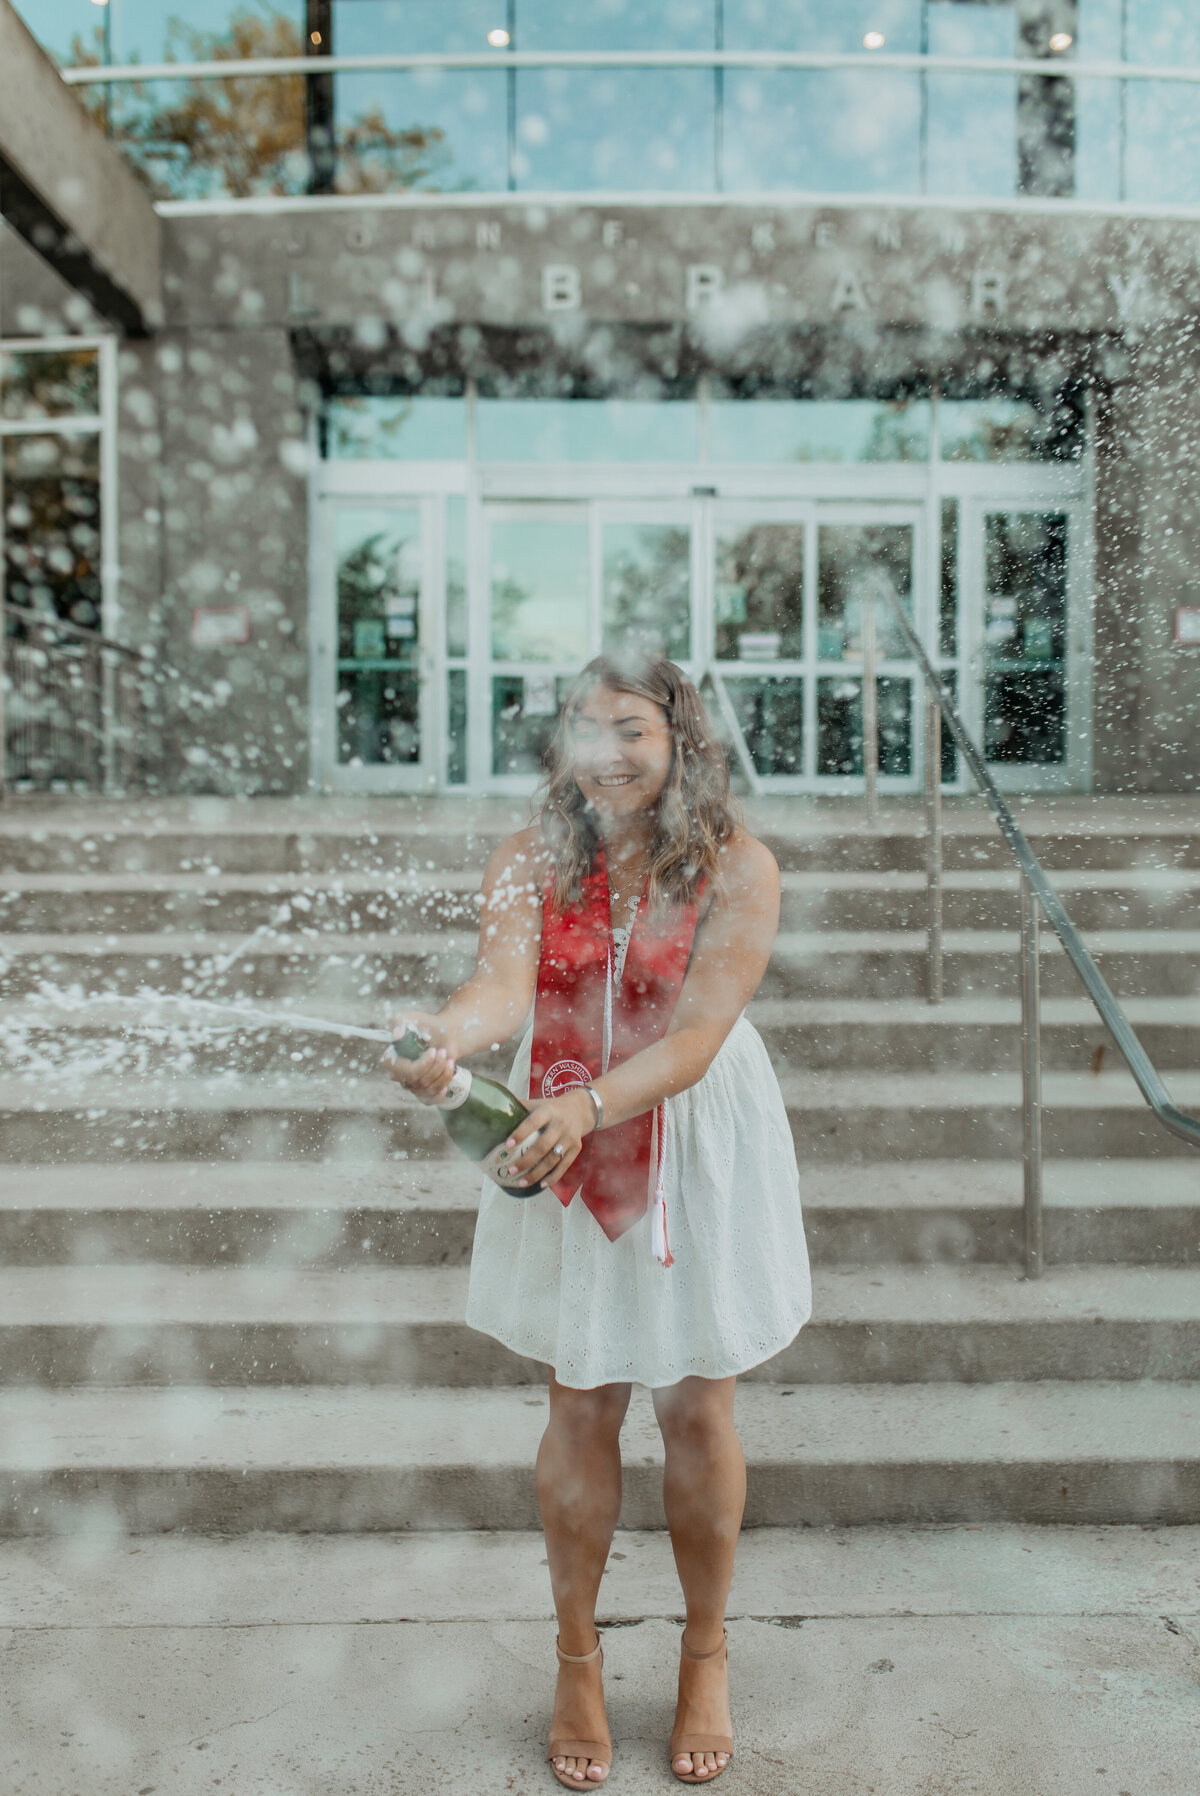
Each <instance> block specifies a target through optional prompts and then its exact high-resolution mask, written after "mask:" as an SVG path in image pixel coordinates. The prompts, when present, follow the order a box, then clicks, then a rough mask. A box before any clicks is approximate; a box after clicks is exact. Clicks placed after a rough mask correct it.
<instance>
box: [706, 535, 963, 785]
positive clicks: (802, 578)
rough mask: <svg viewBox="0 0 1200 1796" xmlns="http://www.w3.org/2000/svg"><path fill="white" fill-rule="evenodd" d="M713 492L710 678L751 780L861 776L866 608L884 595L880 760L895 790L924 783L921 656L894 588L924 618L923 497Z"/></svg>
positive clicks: (844, 781) (849, 781)
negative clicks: (901, 621)
mask: <svg viewBox="0 0 1200 1796" xmlns="http://www.w3.org/2000/svg"><path fill="white" fill-rule="evenodd" d="M705 503H706V504H707V505H708V506H709V508H710V511H709V520H708V531H707V543H708V556H707V566H708V569H709V574H710V591H711V604H710V608H709V611H710V629H711V637H710V641H711V647H710V651H709V653H710V656H711V659H710V661H709V679H710V680H711V684H712V689H713V692H714V696H715V698H716V700H717V703H718V705H719V707H720V710H721V713H722V716H723V718H724V721H725V725H726V728H727V731H728V732H729V734H730V736H731V738H732V742H733V746H734V748H735V751H736V753H737V755H738V758H739V759H740V761H741V764H742V768H743V771H744V773H745V775H746V778H747V781H748V782H749V783H750V785H751V786H752V787H753V788H755V789H757V790H763V791H772V790H774V791H837V790H847V791H849V790H855V789H857V787H858V786H859V784H860V782H861V780H862V775H863V735H862V656H863V647H862V620H863V612H864V608H865V606H866V605H867V604H868V603H874V605H875V611H876V643H877V649H876V653H877V664H876V666H877V694H878V716H879V729H880V744H879V761H880V773H881V776H882V778H883V780H884V782H885V783H886V784H888V785H890V786H891V788H892V789H893V790H906V789H908V788H909V787H911V786H912V785H913V784H914V782H915V779H916V775H917V772H918V769H917V766H916V749H915V742H914V731H913V704H914V678H915V670H914V668H913V666H912V663H911V662H910V661H909V660H908V659H907V658H906V656H905V653H904V642H903V638H902V637H901V635H900V632H899V629H898V628H897V626H896V624H895V621H894V618H893V614H892V611H891V608H890V606H889V605H888V603H887V602H886V598H885V594H886V593H888V592H890V593H894V594H895V595H896V597H897V598H899V600H900V602H901V604H902V605H903V606H904V608H905V610H906V611H907V612H908V614H909V616H910V617H912V616H914V615H917V616H918V618H919V625H918V627H919V628H921V629H922V630H923V631H924V629H925V627H926V624H927V620H926V619H925V618H924V617H923V616H922V615H920V613H921V612H922V610H923V609H924V608H922V607H918V606H917V605H916V596H917V594H918V593H919V592H920V591H921V590H922V568H923V562H922V556H923V553H924V512H923V510H922V509H921V508H920V507H918V506H913V505H887V506H880V505H873V506H856V505H843V504H832V503H809V504H791V503H778V504H771V503H758V504H755V503H752V502H736V503H726V502H720V501H715V500H712V501H706V502H705Z"/></svg>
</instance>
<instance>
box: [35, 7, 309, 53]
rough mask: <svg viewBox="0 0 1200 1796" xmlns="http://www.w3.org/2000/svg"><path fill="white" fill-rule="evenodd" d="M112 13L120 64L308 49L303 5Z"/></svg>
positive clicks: (114, 10)
mask: <svg viewBox="0 0 1200 1796" xmlns="http://www.w3.org/2000/svg"><path fill="white" fill-rule="evenodd" d="M55 4H56V5H57V4H60V0H55ZM93 10H94V9H93ZM108 10H109V11H110V13H111V15H112V23H111V31H112V46H113V59H114V61H116V62H167V61H171V62H207V61H210V60H211V59H212V58H213V56H214V55H220V54H224V55H226V56H228V55H232V54H234V53H236V54H237V55H239V56H264V55H269V56H295V55H299V54H300V53H302V50H303V46H304V31H305V6H304V0H258V3H257V4H251V3H250V0H169V4H164V0H110V5H109V8H108Z"/></svg>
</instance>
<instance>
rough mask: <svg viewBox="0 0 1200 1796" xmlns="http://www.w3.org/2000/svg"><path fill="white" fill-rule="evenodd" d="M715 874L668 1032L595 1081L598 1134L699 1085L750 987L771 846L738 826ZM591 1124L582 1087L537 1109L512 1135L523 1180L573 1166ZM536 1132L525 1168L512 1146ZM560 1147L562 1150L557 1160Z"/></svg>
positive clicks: (772, 908)
mask: <svg viewBox="0 0 1200 1796" xmlns="http://www.w3.org/2000/svg"><path fill="white" fill-rule="evenodd" d="M721 874H722V891H721V895H720V898H719V900H718V901H717V902H715V903H713V904H712V906H711V907H710V909H709V911H708V913H707V915H706V916H705V918H704V919H703V921H702V922H701V923H700V925H699V926H698V928H697V930H696V940H695V946H694V948H693V951H692V960H691V965H690V966H689V968H688V972H687V977H686V978H685V980H684V982H683V988H682V990H681V991H680V994H679V1000H678V1002H677V1004H676V1006H675V1011H674V1014H673V1016H672V1018H671V1022H670V1025H669V1027H668V1029H667V1032H666V1034H665V1035H664V1036H663V1038H662V1040H661V1041H656V1042H653V1043H652V1044H651V1045H650V1047H648V1048H643V1049H642V1050H641V1051H640V1053H637V1054H633V1055H631V1056H630V1058H629V1059H628V1060H624V1061H622V1063H621V1065H620V1066H616V1067H613V1068H612V1069H611V1070H610V1071H609V1072H607V1073H604V1074H603V1075H602V1077H600V1078H599V1079H596V1080H594V1081H593V1088H594V1090H595V1091H596V1092H597V1093H598V1095H599V1097H600V1099H601V1101H602V1103H603V1105H604V1126H605V1128H609V1127H610V1126H611V1125H612V1124H614V1123H620V1122H626V1121H628V1119H629V1118H630V1117H632V1116H640V1115H641V1114H642V1113H643V1112H644V1111H646V1110H653V1109H654V1108H655V1106H656V1105H658V1104H660V1103H661V1102H662V1100H663V1099H664V1098H669V1097H674V1096H675V1094H676V1093H677V1092H680V1091H686V1089H687V1087H688V1086H689V1085H695V1084H696V1083H697V1081H698V1080H700V1079H702V1078H703V1077H704V1075H705V1073H706V1072H707V1071H708V1069H709V1067H710V1066H711V1065H712V1062H713V1060H714V1058H715V1056H716V1053H717V1050H718V1048H719V1047H720V1046H721V1043H722V1042H723V1041H724V1040H725V1037H726V1036H727V1035H728V1034H729V1031H730V1030H731V1029H732V1027H733V1025H734V1023H735V1022H736V1021H737V1019H738V1017H739V1016H740V1015H741V1012H742V1011H743V1010H744V1009H745V1007H746V1005H747V1004H748V1003H749V1001H750V999H751V998H752V997H753V996H754V993H755V992H756V991H757V990H758V987H759V984H760V983H761V981H762V976H763V974H764V973H765V972H766V970H767V962H768V961H769V960H770V958H771V949H772V947H773V946H774V942H775V936H776V933H777V931H778V928H779V868H778V866H777V865H776V863H775V857H774V855H773V854H772V853H771V851H770V849H769V848H766V847H764V845H763V844H762V843H761V842H758V841H756V840H755V838H754V837H753V836H749V835H746V833H745V832H744V831H741V830H739V831H738V833H737V834H736V835H735V836H733V837H732V838H731V839H730V841H729V842H728V843H727V844H726V847H725V851H724V859H723V863H722V869H721ZM595 1120H596V1118H595V1108H594V1106H593V1104H592V1101H591V1099H590V1098H589V1097H587V1096H585V1095H584V1093H583V1092H581V1091H569V1092H565V1093H564V1094H563V1096H562V1097H558V1098H550V1099H547V1100H545V1101H544V1102H542V1103H539V1104H535V1105H534V1106H533V1108H532V1109H531V1110H530V1113H529V1115H528V1117H526V1118H525V1120H524V1121H523V1122H522V1123H521V1124H520V1126H519V1127H518V1128H517V1129H515V1130H514V1131H513V1135H512V1140H513V1141H514V1142H515V1143H516V1150H515V1151H514V1152H513V1155H512V1159H513V1162H514V1163H516V1165H517V1169H518V1170H519V1171H520V1173H521V1174H522V1175H523V1176H524V1178H525V1179H526V1181H527V1182H529V1183H532V1182H534V1181H535V1180H537V1179H540V1178H543V1177H545V1176H546V1175H547V1174H548V1173H554V1174H555V1176H557V1175H558V1173H560V1172H562V1171H565V1169H566V1168H567V1167H568V1166H569V1165H570V1164H571V1161H572V1160H573V1159H574V1158H575V1155H576V1154H577V1153H578V1151H579V1147H580V1145H581V1143H582V1140H583V1137H584V1136H585V1135H587V1134H588V1133H589V1132H590V1130H591V1129H592V1128H593V1126H594V1125H595ZM546 1125H549V1126H546ZM535 1130H544V1133H542V1134H541V1135H540V1136H539V1139H538V1142H537V1144H536V1146H535V1147H534V1148H533V1149H532V1150H531V1151H532V1153H533V1154H534V1156H535V1157H534V1158H533V1159H532V1160H531V1162H530V1164H529V1165H528V1166H526V1165H525V1164H524V1163H523V1162H522V1161H521V1158H520V1146H521V1143H522V1141H523V1140H525V1139H526V1138H527V1137H528V1136H529V1135H531V1134H532V1133H533V1132H534V1131H535ZM559 1141H561V1142H563V1143H564V1145H565V1147H566V1152H565V1154H562V1155H555V1154H554V1153H553V1152H552V1150H553V1148H554V1146H555V1144H556V1142H559Z"/></svg>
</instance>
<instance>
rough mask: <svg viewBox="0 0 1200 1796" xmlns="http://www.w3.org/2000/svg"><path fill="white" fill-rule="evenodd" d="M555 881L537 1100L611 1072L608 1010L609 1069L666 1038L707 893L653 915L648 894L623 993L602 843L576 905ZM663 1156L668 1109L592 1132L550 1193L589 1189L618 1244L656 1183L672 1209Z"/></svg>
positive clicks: (550, 887)
mask: <svg viewBox="0 0 1200 1796" xmlns="http://www.w3.org/2000/svg"><path fill="white" fill-rule="evenodd" d="M554 881H555V870H554V868H553V867H552V868H551V869H550V871H549V873H548V874H547V877H546V890H545V897H544V900H543V904H542V950H541V960H540V962H539V964H538V982H537V999H536V1002H535V1005H534V1013H533V1050H532V1057H531V1060H530V1068H529V1096H530V1098H531V1099H532V1100H533V1101H534V1102H536V1101H537V1100H538V1099H540V1098H549V1097H558V1096H560V1095H561V1094H562V1093H563V1092H564V1091H570V1090H571V1089H572V1088H573V1087H574V1086H577V1085H587V1084H590V1082H591V1081H592V1080H593V1079H595V1078H598V1077H599V1076H600V1074H601V1072H602V1071H604V1038H605V1033H606V1014H605V1013H606V1010H607V1011H608V1013H609V1015H608V1018H607V1023H608V1034H609V1036H610V1048H609V1056H608V1065H609V1066H619V1065H620V1064H621V1062H622V1061H623V1060H628V1059H629V1058H630V1056H631V1055H633V1054H636V1053H638V1052H639V1051H640V1050H641V1049H642V1048H646V1047H649V1046H650V1044H651V1043H652V1042H656V1041H660V1040H661V1039H662V1037H663V1036H664V1035H665V1034H666V1031H667V1025H668V1023H669V1022H670V1020H671V1016H672V1013H673V1011H674V1009H675V1003H676V1000H677V999H678V997H679V992H680V987H681V986H682V985H683V977H684V974H685V973H686V971H687V965H688V959H689V957H690V955H691V951H692V940H693V937H694V936H695V933H696V921H697V917H698V915H699V903H698V900H699V892H698V893H697V898H696V900H695V901H693V902H691V903H688V904H676V905H672V906H669V907H666V908H665V909H664V910H662V911H660V912H658V913H657V914H655V915H653V916H652V915H651V914H650V912H649V908H648V905H647V895H646V893H645V892H643V893H642V898H641V902H640V904H639V905H638V909H637V915H636V916H635V917H634V921H633V930H632V933H631V935H630V939H629V947H628V950H627V952H626V958H625V967H624V973H623V977H622V980H621V984H620V987H619V989H616V988H615V980H616V969H615V965H614V958H613V940H612V919H611V916H610V913H609V901H608V863H607V861H606V859H605V854H604V847H603V844H601V846H600V847H599V848H598V850H597V852H596V858H595V859H594V860H593V862H592V866H591V870H590V871H589V872H588V873H587V874H586V875H585V876H584V878H583V880H582V882H581V889H580V896H579V902H578V903H577V904H573V905H569V906H568V907H567V909H566V910H563V911H560V910H558V909H557V908H556V907H555V904H554ZM701 890H703V882H702V883H701ZM662 1153H663V1118H662V1106H661V1105H659V1106H658V1109H657V1110H656V1111H647V1112H646V1113H645V1114H644V1115H642V1116H634V1117H631V1118H630V1119H629V1121H628V1122H623V1123H617V1124H616V1125H615V1127H613V1128H611V1129H603V1130H599V1131H595V1130H594V1131H593V1132H592V1133H591V1134H590V1135H587V1136H585V1138H584V1143H583V1147H582V1149H581V1150H580V1153H579V1155H578V1156H577V1158H576V1159H575V1160H574V1161H573V1163H572V1164H571V1166H570V1167H569V1168H568V1169H567V1171H566V1173H565V1174H564V1175H563V1177H562V1178H561V1179H560V1180H559V1181H558V1182H557V1183H556V1184H553V1185H552V1186H551V1190H553V1192H554V1194H555V1196H556V1197H557V1198H558V1199H559V1201H560V1202H561V1203H562V1205H563V1206H564V1208H565V1207H566V1205H567V1204H569V1203H570V1201H571V1199H572V1198H573V1197H574V1195H575V1193H576V1192H577V1191H578V1190H579V1189H580V1187H581V1186H582V1190H583V1201H584V1203H585V1205H586V1206H587V1208H588V1209H589V1210H590V1211H591V1212H592V1215H593V1216H594V1217H595V1218H596V1221H597V1222H598V1223H599V1224H600V1227H601V1228H602V1229H603V1230H604V1233H605V1234H606V1235H607V1236H608V1238H609V1240H610V1241H615V1240H616V1239H617V1237H618V1236H619V1235H623V1234H624V1232H625V1230H626V1229H627V1228H631V1227H632V1226H633V1224H634V1223H635V1222H636V1221H637V1220H638V1218H639V1216H643V1215H644V1214H645V1212H646V1207H647V1204H648V1203H649V1201H650V1188H651V1182H652V1180H656V1181H657V1186H658V1190H657V1193H656V1196H657V1198H658V1201H659V1203H660V1205H661V1207H662V1209H663V1211H664V1212H665V1204H663V1203H662V1198H661V1185H662V1181H661V1173H662ZM655 1220H656V1227H655V1231H654V1233H655V1236H656V1241H655V1252H656V1253H657V1254H658V1257H659V1259H660V1260H662V1262H663V1264H664V1265H667V1266H669V1265H670V1264H671V1252H670V1248H669V1247H668V1246H667V1242H666V1219H665V1213H664V1214H663V1215H662V1216H661V1217H660V1216H659V1214H658V1211H657V1210H656V1219H655ZM659 1223H661V1227H659V1226H658V1224H659ZM659 1236H661V1240H659V1239H658V1237H659Z"/></svg>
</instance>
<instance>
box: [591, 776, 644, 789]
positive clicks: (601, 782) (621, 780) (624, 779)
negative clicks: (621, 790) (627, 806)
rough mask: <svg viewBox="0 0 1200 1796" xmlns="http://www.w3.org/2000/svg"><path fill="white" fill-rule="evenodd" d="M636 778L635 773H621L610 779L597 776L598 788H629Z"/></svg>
mask: <svg viewBox="0 0 1200 1796" xmlns="http://www.w3.org/2000/svg"><path fill="white" fill-rule="evenodd" d="M636 778H637V775H636V774H635V773H621V774H617V775H615V776H610V777H608V778H604V777H602V776H601V775H600V774H597V775H596V776H595V781H596V784H597V785H598V786H628V785H630V784H631V783H632V781H633V780H635V779H636Z"/></svg>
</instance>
